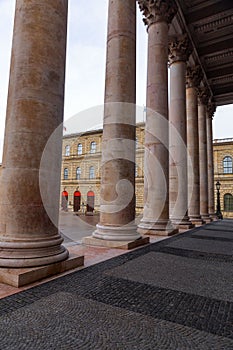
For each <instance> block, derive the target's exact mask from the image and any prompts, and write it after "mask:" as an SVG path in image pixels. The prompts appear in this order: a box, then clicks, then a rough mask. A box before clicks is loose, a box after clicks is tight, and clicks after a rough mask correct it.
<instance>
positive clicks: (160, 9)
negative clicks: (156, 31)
mask: <svg viewBox="0 0 233 350" xmlns="http://www.w3.org/2000/svg"><path fill="white" fill-rule="evenodd" d="M137 1H138V4H139V8H140V10H141V11H142V14H143V17H144V18H143V22H144V23H145V25H146V26H148V27H149V26H150V25H151V24H153V23H156V22H166V23H167V24H169V23H171V21H172V20H173V18H174V16H175V15H176V13H177V10H178V7H177V5H176V3H175V1H174V0H137Z"/></svg>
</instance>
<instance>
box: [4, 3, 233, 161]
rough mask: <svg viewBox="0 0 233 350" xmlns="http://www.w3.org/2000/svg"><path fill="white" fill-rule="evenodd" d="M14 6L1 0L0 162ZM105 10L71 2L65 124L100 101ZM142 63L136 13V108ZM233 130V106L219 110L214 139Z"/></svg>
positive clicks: (143, 47) (143, 40)
mask: <svg viewBox="0 0 233 350" xmlns="http://www.w3.org/2000/svg"><path fill="white" fill-rule="evenodd" d="M38 1H39V0H38ZM14 6H15V0H0V43H1V54H0V162H1V153H2V143H3V135H4V124H5V114H6V101H7V90H8V79H9V67H10V51H11V41H12V31H13V20H14ZM107 7H108V0H98V1H95V0H91V1H86V0H69V19H68V46H67V66H66V90H65V113H64V119H65V120H68V119H69V118H70V117H72V116H73V115H75V114H77V113H80V112H81V111H83V110H86V109H88V108H94V107H95V106H99V105H102V104H103V102H104V78H105V59H106V29H107ZM146 60H147V34H146V30H145V27H144V25H143V23H142V21H141V14H140V13H139V11H138V25H137V105H139V106H143V105H144V104H145V99H146V89H145V86H146ZM67 123H68V122H67ZM98 123H100V120H95V121H94V120H93V126H95V125H96V124H98ZM231 126H233V105H228V106H224V107H218V108H217V112H216V113H215V117H214V122H213V127H214V138H225V137H233V130H232V129H233V128H231ZM68 131H69V130H68Z"/></svg>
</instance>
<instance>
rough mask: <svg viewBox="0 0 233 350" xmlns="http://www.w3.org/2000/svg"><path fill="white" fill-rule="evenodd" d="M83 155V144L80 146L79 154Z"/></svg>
mask: <svg viewBox="0 0 233 350" xmlns="http://www.w3.org/2000/svg"><path fill="white" fill-rule="evenodd" d="M82 153H83V145H82V144H81V143H79V144H78V154H82Z"/></svg>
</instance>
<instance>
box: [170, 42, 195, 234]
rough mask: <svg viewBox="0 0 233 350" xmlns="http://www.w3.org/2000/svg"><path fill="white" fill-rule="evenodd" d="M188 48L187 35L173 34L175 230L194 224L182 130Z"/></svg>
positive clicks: (172, 191)
mask: <svg viewBox="0 0 233 350" xmlns="http://www.w3.org/2000/svg"><path fill="white" fill-rule="evenodd" d="M191 51H192V47H191V45H190V42H189V39H188V37H187V35H181V36H179V37H176V38H173V39H172V41H171V42H170V45H169V63H170V108H169V150H170V174H169V178H170V188H169V198H170V219H171V221H172V223H173V225H174V226H175V227H176V228H177V229H179V231H180V232H181V231H185V230H188V229H190V228H192V227H194V225H193V224H192V223H191V221H190V220H189V217H188V213H187V212H188V178H187V172H188V169H187V166H188V161H187V131H186V93H185V78H186V61H187V60H188V57H189V55H190V53H191Z"/></svg>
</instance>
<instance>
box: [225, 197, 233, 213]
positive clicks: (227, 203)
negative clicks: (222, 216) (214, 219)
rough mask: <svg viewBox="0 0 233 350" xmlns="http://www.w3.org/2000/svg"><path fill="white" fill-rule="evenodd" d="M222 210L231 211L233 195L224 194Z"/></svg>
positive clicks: (232, 209) (232, 208)
mask: <svg viewBox="0 0 233 350" xmlns="http://www.w3.org/2000/svg"><path fill="white" fill-rule="evenodd" d="M224 211H233V196H232V194H230V193H226V194H225V195H224Z"/></svg>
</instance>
